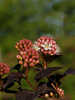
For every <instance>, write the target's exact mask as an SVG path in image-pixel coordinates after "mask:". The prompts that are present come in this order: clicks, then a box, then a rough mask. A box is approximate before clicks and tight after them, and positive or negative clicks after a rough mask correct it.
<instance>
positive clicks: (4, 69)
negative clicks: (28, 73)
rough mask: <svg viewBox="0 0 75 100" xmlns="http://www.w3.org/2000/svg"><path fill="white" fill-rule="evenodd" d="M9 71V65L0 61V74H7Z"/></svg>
mask: <svg viewBox="0 0 75 100" xmlns="http://www.w3.org/2000/svg"><path fill="white" fill-rule="evenodd" d="M9 71H10V67H9V66H8V65H7V64H4V63H0V75H4V74H7V73H8V72H9Z"/></svg>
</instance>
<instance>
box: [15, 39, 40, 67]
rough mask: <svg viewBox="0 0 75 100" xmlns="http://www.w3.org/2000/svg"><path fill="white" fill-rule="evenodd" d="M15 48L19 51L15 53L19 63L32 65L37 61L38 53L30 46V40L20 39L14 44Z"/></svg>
mask: <svg viewBox="0 0 75 100" xmlns="http://www.w3.org/2000/svg"><path fill="white" fill-rule="evenodd" d="M16 48H17V49H18V51H19V54H18V55H17V59H18V61H19V64H23V66H24V67H28V66H30V67H33V66H35V65H36V64H38V63H39V53H38V52H37V51H36V50H35V49H33V48H32V42H31V41H30V40H26V39H24V40H20V42H18V43H17V44H16Z"/></svg>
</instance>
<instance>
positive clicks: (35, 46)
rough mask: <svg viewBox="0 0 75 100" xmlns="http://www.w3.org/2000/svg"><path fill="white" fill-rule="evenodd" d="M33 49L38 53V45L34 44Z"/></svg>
mask: <svg viewBox="0 0 75 100" xmlns="http://www.w3.org/2000/svg"><path fill="white" fill-rule="evenodd" d="M33 48H34V49H35V50H36V51H39V50H40V48H39V47H38V45H37V42H35V43H34V45H33Z"/></svg>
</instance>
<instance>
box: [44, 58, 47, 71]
mask: <svg viewBox="0 0 75 100" xmlns="http://www.w3.org/2000/svg"><path fill="white" fill-rule="evenodd" d="M44 69H47V61H45V60H44Z"/></svg>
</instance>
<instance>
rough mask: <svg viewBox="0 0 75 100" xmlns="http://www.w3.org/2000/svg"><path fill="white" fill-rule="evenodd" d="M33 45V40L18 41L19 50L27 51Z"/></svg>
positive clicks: (17, 47)
mask: <svg viewBox="0 0 75 100" xmlns="http://www.w3.org/2000/svg"><path fill="white" fill-rule="evenodd" d="M31 47H32V42H31V41H30V40H27V39H24V40H20V41H19V42H17V43H16V49H17V50H18V51H26V50H28V49H29V48H31Z"/></svg>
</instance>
